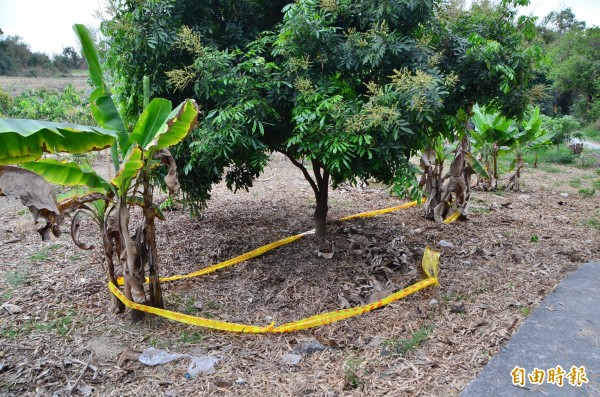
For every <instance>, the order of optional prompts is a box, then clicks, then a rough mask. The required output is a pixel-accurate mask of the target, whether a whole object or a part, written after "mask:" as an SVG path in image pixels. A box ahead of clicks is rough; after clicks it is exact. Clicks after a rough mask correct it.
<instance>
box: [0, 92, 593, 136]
mask: <svg viewBox="0 0 600 397" xmlns="http://www.w3.org/2000/svg"><path fill="white" fill-rule="evenodd" d="M0 95H2V94H1V93H0ZM581 134H582V135H583V136H584V137H586V138H587V139H588V140H591V141H595V142H600V124H589V125H587V126H586V127H585V128H583V129H582V131H581Z"/></svg>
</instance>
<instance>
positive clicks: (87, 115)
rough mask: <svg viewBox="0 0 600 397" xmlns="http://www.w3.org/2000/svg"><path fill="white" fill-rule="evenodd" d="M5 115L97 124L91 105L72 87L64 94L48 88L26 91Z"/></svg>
mask: <svg viewBox="0 0 600 397" xmlns="http://www.w3.org/2000/svg"><path fill="white" fill-rule="evenodd" d="M0 111H1V108H0ZM4 114H5V115H6V116H7V117H12V118H17V119H36V120H47V121H58V122H63V123H71V124H82V125H94V124H95V122H94V119H93V118H92V114H91V112H90V110H89V103H88V102H87V101H86V100H85V99H83V98H82V97H81V93H79V92H77V91H76V90H75V89H74V88H73V87H72V86H71V85H68V86H67V87H65V89H64V90H63V91H62V92H59V91H55V90H50V89H46V88H39V89H37V90H34V91H25V92H24V93H22V94H21V95H19V96H18V97H16V98H14V104H13V106H12V107H10V108H8V110H7V111H4Z"/></svg>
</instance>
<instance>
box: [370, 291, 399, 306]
mask: <svg viewBox="0 0 600 397" xmlns="http://www.w3.org/2000/svg"><path fill="white" fill-rule="evenodd" d="M393 293H394V290H392V289H387V290H384V291H377V292H373V293H372V294H371V295H369V297H368V298H367V303H373V302H377V301H378V300H381V299H383V298H385V297H386V296H389V295H391V294H393Z"/></svg>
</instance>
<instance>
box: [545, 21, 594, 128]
mask: <svg viewBox="0 0 600 397" xmlns="http://www.w3.org/2000/svg"><path fill="white" fill-rule="evenodd" d="M599 47H600V27H592V28H589V29H580V28H572V29H571V30H569V31H568V32H566V33H565V34H563V35H562V36H561V37H560V39H559V40H558V41H557V42H556V43H555V44H554V45H553V46H552V47H551V49H550V51H549V53H548V58H549V62H548V64H549V72H548V74H549V77H550V78H551V79H552V80H553V81H554V84H553V86H554V88H555V89H556V90H557V91H558V92H560V93H570V95H571V97H572V98H573V100H574V105H575V107H574V109H573V110H574V111H575V115H577V116H578V117H579V118H581V119H582V120H584V121H587V122H593V121H595V120H597V119H598V117H600V106H599V105H598V104H597V102H598V99H599V98H600V84H599V83H598V82H599V81H600V51H598V48H599Z"/></svg>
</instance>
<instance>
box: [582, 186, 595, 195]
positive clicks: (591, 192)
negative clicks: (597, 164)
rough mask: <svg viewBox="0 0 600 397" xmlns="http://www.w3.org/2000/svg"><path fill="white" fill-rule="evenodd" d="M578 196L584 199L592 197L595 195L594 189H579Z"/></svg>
mask: <svg viewBox="0 0 600 397" xmlns="http://www.w3.org/2000/svg"><path fill="white" fill-rule="evenodd" d="M579 194H581V195H582V196H586V197H592V196H593V195H594V194H596V189H585V188H584V189H579Z"/></svg>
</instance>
